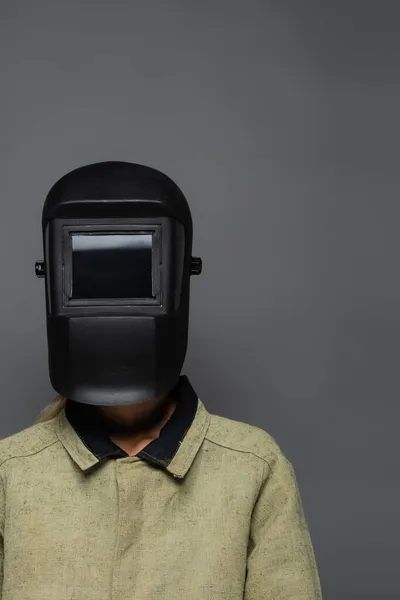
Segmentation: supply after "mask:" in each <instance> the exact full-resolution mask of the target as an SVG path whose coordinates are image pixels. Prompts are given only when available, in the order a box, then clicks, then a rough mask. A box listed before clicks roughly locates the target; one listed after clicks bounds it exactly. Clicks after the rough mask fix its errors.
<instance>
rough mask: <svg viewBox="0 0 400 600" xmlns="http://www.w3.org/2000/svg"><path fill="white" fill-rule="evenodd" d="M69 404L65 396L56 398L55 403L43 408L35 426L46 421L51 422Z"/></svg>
mask: <svg viewBox="0 0 400 600" xmlns="http://www.w3.org/2000/svg"><path fill="white" fill-rule="evenodd" d="M66 403H67V399H66V398H64V396H60V395H59V396H57V397H56V398H54V400H53V402H50V404H48V405H47V406H45V407H44V408H43V410H42V411H41V412H40V414H39V416H38V418H37V419H36V421H35V422H34V425H36V424H37V423H44V422H45V421H50V419H54V417H56V416H57V415H58V413H60V412H61V411H62V409H63V408H65V405H66Z"/></svg>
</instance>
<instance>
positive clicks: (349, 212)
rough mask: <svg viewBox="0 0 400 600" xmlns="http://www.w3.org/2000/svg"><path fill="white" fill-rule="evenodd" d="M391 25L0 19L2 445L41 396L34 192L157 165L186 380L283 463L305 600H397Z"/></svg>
mask: <svg viewBox="0 0 400 600" xmlns="http://www.w3.org/2000/svg"><path fill="white" fill-rule="evenodd" d="M399 20H400V5H399V3H398V2H396V1H395V0H393V1H390V0H389V1H385V0H380V1H378V0H376V1H367V0H359V1H357V0H337V1H333V0H331V1H329V0H327V1H325V2H321V1H320V0H319V1H318V0H314V1H312V0H279V1H278V0H276V1H264V2H262V1H261V0H260V1H254V0H247V1H244V0H243V2H239V1H234V0H230V1H228V0H225V1H221V0H215V1H213V2H211V1H208V0H203V1H201V2H200V1H198V2H195V1H194V0H193V1H188V0H187V1H186V2H184V1H183V0H181V1H178V0H169V1H167V0H164V1H162V0H158V1H154V0H147V1H146V2H136V1H134V0H132V1H130V2H128V1H126V0H125V1H118V0H117V1H112V0H108V1H105V0H102V1H101V0H97V1H94V0H90V1H89V0H85V1H82V2H78V1H77V0H69V1H68V2H59V1H55V0H45V1H40V0H39V1H37V2H28V1H20V0H2V2H1V4H0V64H1V67H0V69H1V80H0V86H1V94H0V199H1V221H0V227H1V230H0V268H1V321H0V331H1V338H0V341H1V345H0V351H1V362H0V365H1V371H0V376H1V388H2V399H1V408H0V415H1V421H0V436H2V437H5V436H8V435H11V434H13V433H15V432H17V431H20V430H21V429H23V428H25V427H28V426H29V425H30V424H31V422H32V421H33V419H35V418H36V416H37V415H38V412H39V411H40V409H41V408H43V407H44V406H45V405H46V404H47V403H48V402H50V401H51V400H52V399H53V398H54V396H55V393H54V391H53V390H52V388H51V386H50V383H49V378H48V371H47V345H46V331H45V305H44V282H43V280H38V279H36V277H35V274H34V263H35V260H37V259H41V258H42V246H41V243H42V240H41V229H40V226H41V223H40V218H41V210H42V206H43V202H44V199H45V195H46V194H47V192H48V190H49V189H50V187H51V185H52V184H53V183H54V182H55V181H56V180H57V179H58V178H59V177H61V176H62V175H64V174H65V173H66V172H68V171H69V170H71V169H73V168H75V167H78V166H81V165H83V164H87V163H91V162H96V161H102V160H127V161H132V162H139V163H142V164H145V165H149V166H153V167H155V168H157V169H160V170H161V171H164V172H165V173H167V174H168V175H169V176H170V177H172V178H173V179H174V180H175V181H176V182H177V183H178V185H179V186H180V187H181V188H182V190H183V192H184V193H185V195H186V196H187V198H188V200H189V203H190V205H191V207H192V211H193V218H194V224H195V230H194V233H195V235H194V249H193V251H194V254H195V255H196V254H197V255H201V256H202V257H203V260H204V271H203V274H202V276H201V277H199V278H193V280H192V292H191V297H192V303H191V330H190V346H189V351H188V355H187V361H186V366H185V370H184V372H186V373H187V374H188V375H189V377H190V378H191V380H192V383H193V385H194V387H195V388H196V390H197V391H198V393H199V395H200V397H201V399H202V400H203V402H204V403H205V404H206V406H207V408H208V410H210V411H211V412H214V413H217V414H221V415H223V416H226V417H229V418H232V419H237V420H242V421H246V422H248V423H251V424H254V425H257V426H259V427H261V428H263V429H265V430H267V431H268V432H269V433H271V435H273V436H274V437H275V439H276V440H277V442H278V443H279V445H280V446H281V448H282V450H283V451H284V453H285V454H286V455H287V457H288V458H289V459H290V461H291V462H292V464H293V465H294V467H295V469H296V473H297V477H298V480H299V485H300V489H301V492H302V498H303V503H304V508H305V512H306V516H307V519H308V523H309V527H310V531H311V535H312V539H313V544H314V549H315V553H316V558H317V562H318V566H319V572H320V577H321V582H322V586H323V590H324V598H325V600H334V599H338V598H340V599H341V600H356V599H363V600H365V599H367V598H368V599H374V600H375V599H376V600H378V599H379V600H383V599H385V600H389V599H391V600H392V599H393V600H394V599H395V598H396V599H398V598H399V597H400V581H399V575H398V573H399V567H400V564H399V561H400V517H399V506H400V483H399V472H400V469H399V468H400V464H399V445H398V435H399V431H398V430H399V417H400V411H399V404H398V403H399V397H400V394H399V392H400V382H399V350H400V319H399V303H400V283H399V258H400V236H399V225H400V206H399V191H400V185H399V139H400V138H399V134H400V126H399V125H400V121H399V115H398V113H399V106H400V84H399V82H400V79H399V60H398V59H399V52H400V37H399V33H400V25H399ZM265 597H266V598H267V597H268V595H266V596H265ZM260 600H261V599H260Z"/></svg>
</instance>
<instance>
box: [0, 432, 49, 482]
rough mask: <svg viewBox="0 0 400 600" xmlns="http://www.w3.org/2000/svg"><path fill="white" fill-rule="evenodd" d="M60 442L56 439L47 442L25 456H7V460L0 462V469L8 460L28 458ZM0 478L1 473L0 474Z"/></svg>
mask: <svg viewBox="0 0 400 600" xmlns="http://www.w3.org/2000/svg"><path fill="white" fill-rule="evenodd" d="M59 441H60V440H58V439H56V440H53V441H51V442H49V443H48V444H46V445H45V446H42V447H41V448H39V450H34V451H32V452H28V453H27V454H14V455H13V456H7V458H5V459H4V460H3V461H2V462H0V469H1V467H2V466H3V465H4V463H6V462H7V461H8V460H11V459H13V458H26V457H28V456H34V455H35V454H39V452H42V450H46V448H49V446H52V445H53V444H57V443H58V442H59ZM0 476H1V473H0Z"/></svg>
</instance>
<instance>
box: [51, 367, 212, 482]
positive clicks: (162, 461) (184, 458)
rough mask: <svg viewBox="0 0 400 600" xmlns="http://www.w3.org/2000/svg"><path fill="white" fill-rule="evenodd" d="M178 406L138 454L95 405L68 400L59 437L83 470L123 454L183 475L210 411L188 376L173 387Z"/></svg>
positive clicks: (60, 422)
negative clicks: (113, 433) (111, 430)
mask: <svg viewBox="0 0 400 600" xmlns="http://www.w3.org/2000/svg"><path fill="white" fill-rule="evenodd" d="M172 394H173V395H174V400H175V402H176V408H175V410H174V412H173V413H172V416H171V417H170V419H169V420H168V421H167V423H166V424H165V425H164V427H163V428H162V430H161V433H160V436H159V438H157V439H155V440H153V441H151V442H150V443H149V444H148V445H147V446H145V448H143V450H141V451H140V452H138V454H137V455H136V456H129V455H128V453H127V452H125V450H123V449H122V448H120V447H119V446H117V444H115V443H114V442H113V441H112V440H111V439H110V438H109V437H108V435H107V434H106V433H105V432H104V430H103V428H102V426H101V421H100V419H99V417H98V413H97V409H96V407H95V406H93V405H89V404H82V403H79V402H74V401H73V400H69V399H68V400H67V403H66V406H65V408H64V409H63V410H62V411H61V412H60V413H59V415H58V417H57V432H58V437H59V439H60V441H61V443H62V444H63V446H64V448H65V449H66V450H67V452H68V453H69V454H70V456H71V458H72V459H73V460H74V461H75V463H76V464H77V465H78V466H79V467H80V468H81V469H82V470H83V471H88V470H90V469H92V468H94V467H95V466H96V465H97V464H98V463H99V462H100V461H102V460H107V459H115V458H124V459H126V461H127V462H128V461H132V462H133V461H135V460H140V459H143V460H145V461H147V462H148V463H150V464H152V465H153V466H155V467H158V468H162V469H165V470H166V471H168V472H169V473H171V474H172V475H173V476H175V477H180V478H183V477H184V476H185V475H186V473H187V471H188V470H189V468H190V466H191V464H192V462H193V460H194V458H195V456H196V454H197V452H198V450H199V448H200V446H201V444H202V442H203V440H204V437H205V435H206V432H207V429H208V425H209V422H210V414H209V413H208V411H207V409H206V408H205V406H204V404H203V403H202V402H201V400H200V399H199V398H198V397H197V394H196V392H195V391H194V389H193V388H192V386H191V384H190V382H189V380H188V378H187V377H186V376H181V377H180V378H179V381H178V383H177V385H176V386H175V388H174V389H173V390H172Z"/></svg>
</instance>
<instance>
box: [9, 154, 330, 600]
mask: <svg viewBox="0 0 400 600" xmlns="http://www.w3.org/2000/svg"><path fill="white" fill-rule="evenodd" d="M42 234H43V247H44V260H43V261H38V262H37V263H36V266H35V268H36V274H37V275H38V276H39V277H42V278H44V280H45V300H46V325H47V338H48V361H49V372H50V380H51V383H52V386H53V387H54V389H55V390H56V392H57V393H58V395H57V397H56V398H55V399H54V401H53V402H51V403H50V404H49V405H48V406H46V407H45V408H44V410H43V411H42V412H41V413H40V415H39V417H38V418H37V420H36V421H35V423H34V424H32V425H31V426H29V427H27V428H26V429H24V430H22V431H19V432H17V433H15V434H13V435H11V436H8V437H7V438H4V439H3V440H1V441H0V490H1V491H0V565H1V569H0V573H1V577H0V590H1V593H0V598H1V600H39V599H40V600H67V599H68V600H106V599H107V600H108V599H111V598H112V599H113V600H128V599H130V598H137V599H140V600H161V599H163V600H166V599H171V600H187V599H190V600H222V599H223V598H224V599H228V598H229V600H243V599H244V600H267V599H271V600H272V598H273V599H274V600H320V599H321V597H322V594H321V585H320V580H319V575H318V569H317V564H316V560H315V555H314V551H313V546H312V541H311V537H310V533H309V529H308V526H307V522H306V518H305V514H304V510H303V507H302V501H301V497H300V492H299V488H298V484H297V480H296V475H295V472H294V469H293V466H292V464H291V463H290V462H289V460H288V459H287V457H286V456H285V454H284V453H283V452H282V450H281V449H280V447H279V445H278V444H277V442H276V441H275V440H274V438H272V437H271V435H270V434H269V433H267V432H266V431H264V430H263V429H261V428H259V427H257V426H255V425H250V424H248V423H244V422H240V421H235V420H232V419H229V418H227V417H222V416H219V415H216V414H213V413H211V412H209V411H208V410H207V408H206V405H205V403H203V402H202V400H201V399H200V398H199V397H198V395H197V393H196V392H195V390H194V388H193V387H192V384H191V382H190V381H189V379H188V377H187V376H185V375H183V374H182V367H183V363H184V358H185V354H186V349H187V334H188V322H189V321H188V316H189V287H190V286H189V282H190V279H191V276H193V275H199V274H200V272H201V269H202V262H201V259H200V258H198V257H192V255H191V252H192V236H193V231H192V219H191V214H190V210H189V206H188V203H187V201H186V199H185V197H184V195H183V193H182V192H181V190H180V189H179V188H178V186H177V185H176V184H175V183H174V182H173V181H172V180H171V179H170V178H168V177H167V176H166V175H164V174H162V173H160V172H159V171H156V170H155V169H151V168H150V167H145V166H142V165H136V164H132V163H126V162H115V161H109V162H104V163H95V164H92V165H86V166H84V167H80V168H78V169H75V170H73V171H71V172H70V173H68V174H67V175H65V176H64V177H62V178H61V179H60V180H59V181H58V182H56V183H55V184H54V186H53V187H52V189H51V190H50V192H49V194H48V196H47V198H46V201H45V204H44V208H43V215H42Z"/></svg>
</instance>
